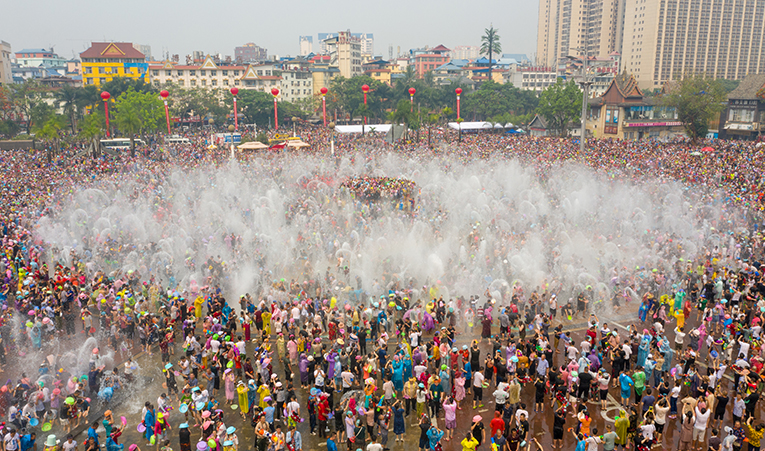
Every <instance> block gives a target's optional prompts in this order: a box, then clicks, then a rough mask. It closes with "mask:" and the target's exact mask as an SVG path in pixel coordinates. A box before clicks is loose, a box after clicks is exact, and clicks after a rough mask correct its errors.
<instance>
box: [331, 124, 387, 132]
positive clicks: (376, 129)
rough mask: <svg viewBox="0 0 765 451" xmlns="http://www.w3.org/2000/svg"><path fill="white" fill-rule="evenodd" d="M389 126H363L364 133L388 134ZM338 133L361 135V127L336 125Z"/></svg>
mask: <svg viewBox="0 0 765 451" xmlns="http://www.w3.org/2000/svg"><path fill="white" fill-rule="evenodd" d="M390 127H391V125H390V124H369V125H365V126H364V133H388V130H390ZM335 131H336V132H338V133H361V125H336V126H335Z"/></svg>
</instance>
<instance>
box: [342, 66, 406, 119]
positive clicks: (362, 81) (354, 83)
mask: <svg viewBox="0 0 765 451" xmlns="http://www.w3.org/2000/svg"><path fill="white" fill-rule="evenodd" d="M364 85H369V93H367V108H368V110H366V111H367V113H366V114H367V115H368V117H371V118H381V117H384V116H385V110H386V109H388V108H390V107H391V105H392V104H391V97H392V92H391V88H390V86H388V85H386V84H385V83H381V82H380V81H377V80H374V79H373V78H372V77H369V76H367V75H361V76H358V77H353V78H344V77H336V78H333V79H332V82H331V84H330V87H329V91H330V95H328V96H327V109H328V110H332V109H335V108H337V109H338V110H340V111H342V112H344V113H347V114H351V115H356V116H359V114H358V112H359V107H360V106H362V105H363V104H364V93H363V92H362V90H361V87H362V86H364ZM407 89H408V88H407ZM407 96H408V94H407Z"/></svg>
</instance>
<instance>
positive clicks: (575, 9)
mask: <svg viewBox="0 0 765 451" xmlns="http://www.w3.org/2000/svg"><path fill="white" fill-rule="evenodd" d="M636 1H641V0H636ZM642 1H649V0H642ZM651 1H653V0H651ZM674 1H677V0H674ZM624 2H625V0H583V1H579V2H577V1H573V0H540V1H539V26H538V29H537V57H536V59H537V61H536V62H537V64H540V65H544V66H552V67H555V66H557V65H558V61H559V60H560V58H565V57H566V56H568V55H582V54H584V50H583V49H584V48H585V47H586V48H587V54H588V55H590V56H595V57H606V56H608V55H609V54H610V53H612V52H614V51H617V52H618V51H620V48H621V45H622V42H621V41H622V23H623V21H622V19H623V17H624ZM577 49H579V50H577Z"/></svg>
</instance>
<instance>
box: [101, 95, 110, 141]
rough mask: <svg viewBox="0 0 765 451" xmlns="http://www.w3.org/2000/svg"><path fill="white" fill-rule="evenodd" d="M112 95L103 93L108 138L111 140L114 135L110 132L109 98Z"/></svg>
mask: <svg viewBox="0 0 765 451" xmlns="http://www.w3.org/2000/svg"><path fill="white" fill-rule="evenodd" d="M111 96H112V95H111V94H109V93H108V92H106V91H103V92H102V93H101V99H102V100H103V101H104V114H105V115H106V137H107V138H111V137H112V134H111V132H110V131H109V98H110V97H111Z"/></svg>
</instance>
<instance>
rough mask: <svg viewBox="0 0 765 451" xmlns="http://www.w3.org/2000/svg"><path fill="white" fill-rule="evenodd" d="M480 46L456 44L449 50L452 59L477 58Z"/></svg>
mask: <svg viewBox="0 0 765 451" xmlns="http://www.w3.org/2000/svg"><path fill="white" fill-rule="evenodd" d="M480 50H481V49H480V48H479V47H476V46H475V45H458V46H456V47H454V49H452V51H451V55H452V59H453V60H477V59H478V55H479V54H480Z"/></svg>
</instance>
